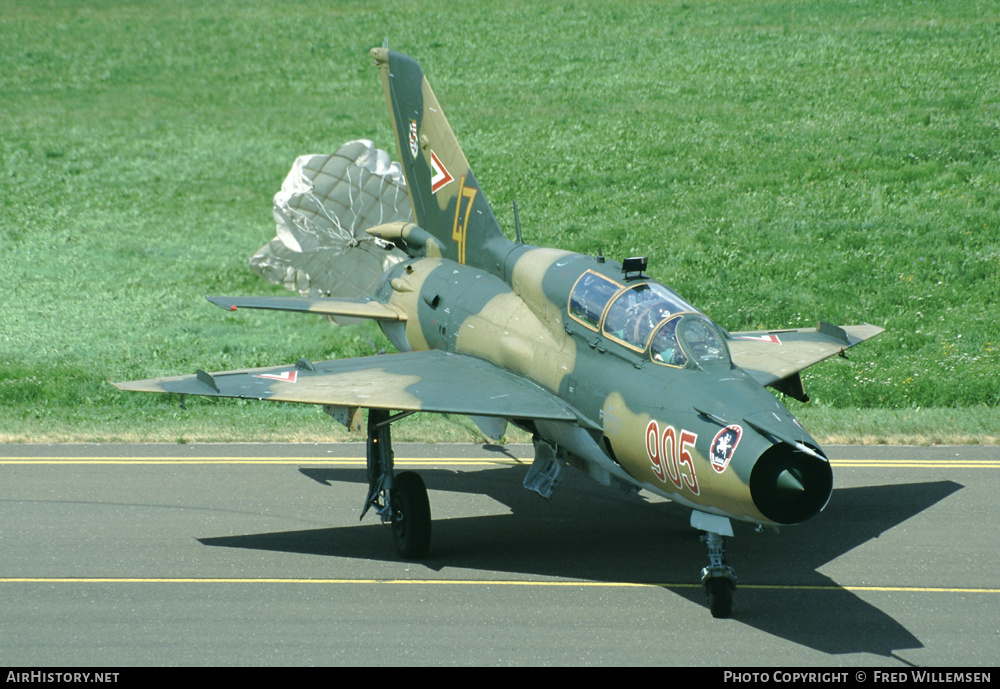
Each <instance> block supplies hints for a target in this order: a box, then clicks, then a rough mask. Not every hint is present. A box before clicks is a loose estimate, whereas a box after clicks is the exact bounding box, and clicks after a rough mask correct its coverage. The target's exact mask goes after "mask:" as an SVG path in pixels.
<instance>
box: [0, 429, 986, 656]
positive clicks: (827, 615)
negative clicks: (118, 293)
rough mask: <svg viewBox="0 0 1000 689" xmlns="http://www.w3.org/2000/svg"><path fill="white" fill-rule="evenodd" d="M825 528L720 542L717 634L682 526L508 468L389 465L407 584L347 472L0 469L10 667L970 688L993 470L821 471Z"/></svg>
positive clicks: (127, 453)
mask: <svg viewBox="0 0 1000 689" xmlns="http://www.w3.org/2000/svg"><path fill="white" fill-rule="evenodd" d="M826 449H827V451H828V452H829V454H830V456H831V460H832V463H833V468H834V476H835V489H834V494H833V498H832V499H831V501H830V504H829V506H828V507H827V509H826V510H825V511H824V512H823V513H822V514H820V515H819V516H818V517H816V518H815V519H813V520H812V521H810V522H807V523H806V524H803V525H800V526H796V527H789V528H785V529H782V530H781V532H780V533H778V534H775V533H771V532H765V533H761V534H757V533H754V532H753V531H752V529H750V528H749V527H743V526H742V525H738V526H737V527H736V529H737V533H736V537H735V538H733V539H730V540H729V542H728V544H727V554H728V558H729V561H730V564H732V565H733V566H734V567H735V568H736V572H737V575H738V577H739V588H738V590H737V592H736V598H735V604H734V614H733V618H732V619H727V620H715V619H713V618H712V617H711V616H710V614H709V612H708V610H707V608H706V607H705V601H704V594H703V592H702V590H701V589H700V587H699V586H698V584H697V581H698V573H699V570H700V568H701V567H702V566H704V564H706V560H707V558H706V551H705V547H704V545H703V544H702V543H700V542H699V539H698V534H697V532H695V531H693V530H692V529H691V528H690V527H689V526H688V515H689V510H686V509H684V508H682V507H680V506H678V505H675V504H673V503H669V502H666V501H662V500H659V499H654V498H651V497H650V496H648V495H645V494H640V496H638V497H635V496H632V497H628V496H622V495H618V494H616V493H615V492H613V491H611V490H609V489H607V488H604V487H602V486H600V485H598V484H597V483H595V482H593V481H591V480H590V479H588V478H586V477H584V476H583V475H581V474H579V473H578V472H570V474H569V476H568V478H567V479H566V480H565V481H564V482H563V484H562V485H561V486H560V487H559V489H558V490H557V491H556V493H555V495H554V496H553V497H552V498H551V499H550V500H544V499H542V498H540V497H539V496H537V495H536V494H534V493H531V492H529V491H527V490H525V489H524V488H523V487H522V486H521V481H522V479H523V477H524V473H525V471H526V469H527V467H528V465H529V464H530V461H531V460H530V448H528V447H523V446H510V447H499V446H485V447H482V446H453V445H446V446H435V445H419V444H396V446H395V450H396V462H397V469H399V470H403V469H413V470H416V471H419V472H420V473H421V475H422V476H423V477H424V480H425V481H426V483H427V486H428V489H429V491H430V498H431V510H432V514H433V518H434V524H433V541H432V550H431V554H430V556H429V558H428V559H427V560H426V561H421V562H419V563H415V562H407V561H403V560H401V559H400V558H399V557H398V556H397V555H396V553H395V550H394V549H393V546H392V543H391V537H390V534H389V531H388V527H386V526H384V525H382V524H380V523H378V519H377V518H376V517H374V515H371V514H369V516H367V517H366V518H365V520H364V521H361V522H359V520H358V517H359V515H360V512H361V506H362V502H363V500H364V497H365V492H366V482H365V469H364V459H363V453H364V447H363V445H362V444H350V445H312V444H295V445H283V444H282V445H278V444H251V445H127V446H126V445H86V444H85V445H3V446H0V651H2V654H0V655H2V657H3V660H4V664H5V665H8V666H18V665H23V666H42V665H45V666H54V665H58V666H63V667H71V666H83V665H100V666H105V667H113V666H128V665H309V664H320V665H404V664H405V665H590V664H593V665H620V664H628V665H683V666H688V665H711V666H726V667H736V668H739V667H746V666H758V665H767V666H778V667H782V666H789V665H799V666H801V665H824V666H830V665H852V666H860V665H877V666H892V665H898V666H901V667H906V666H911V665H917V666H942V665H947V666H992V665H995V664H996V663H997V659H998V658H1000V568H998V565H1000V536H998V533H997V530H996V528H994V526H993V523H994V522H995V521H996V518H995V515H997V514H998V511H1000V510H998V507H997V503H998V500H1000V448H997V447H972V446H963V447H883V446H878V447H836V446H835V447H828V448H826Z"/></svg>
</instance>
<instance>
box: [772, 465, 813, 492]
mask: <svg viewBox="0 0 1000 689" xmlns="http://www.w3.org/2000/svg"><path fill="white" fill-rule="evenodd" d="M776 485H777V487H778V488H780V489H781V490H805V489H806V487H805V486H803V485H802V484H801V483H800V482H799V479H798V478H797V477H796V476H795V474H793V473H792V472H791V471H790V470H789V469H785V470H784V471H782V472H781V473H780V474H778V480H777V482H776Z"/></svg>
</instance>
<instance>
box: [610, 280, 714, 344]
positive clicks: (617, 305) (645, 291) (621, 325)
mask: <svg viewBox="0 0 1000 689" xmlns="http://www.w3.org/2000/svg"><path fill="white" fill-rule="evenodd" d="M683 311H694V307H693V306H691V305H690V304H688V303H687V302H686V301H684V300H683V299H681V298H680V297H679V296H678V295H677V294H676V293H674V292H672V291H671V290H670V289H668V288H666V287H664V286H663V285H661V284H658V283H655V282H644V283H642V284H639V285H636V286H634V287H630V288H629V289H627V290H625V291H624V292H622V293H621V294H619V295H618V296H617V297H616V298H615V300H614V302H612V304H611V306H610V307H608V314H607V316H605V318H604V334H605V335H607V336H609V337H612V338H614V339H616V340H618V341H620V342H623V343H624V344H626V345H628V346H630V347H633V348H635V349H639V350H642V349H645V348H646V342H647V341H648V340H649V335H650V333H652V332H653V329H654V328H655V327H656V326H657V324H659V323H661V322H662V321H663V319H664V318H667V317H669V316H670V315H672V314H675V313H680V312H683Z"/></svg>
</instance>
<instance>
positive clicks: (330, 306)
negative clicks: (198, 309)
mask: <svg viewBox="0 0 1000 689" xmlns="http://www.w3.org/2000/svg"><path fill="white" fill-rule="evenodd" d="M206 299H208V300H209V301H210V302H212V303H213V304H215V305H216V306H218V307H220V308H223V309H226V310H227V311H236V310H237V309H270V310H272V311H302V312H305V313H317V314H320V315H323V316H347V317H351V318H371V319H374V320H381V321H405V320H406V314H404V313H402V312H400V311H397V310H396V309H394V308H393V307H391V306H388V305H386V304H383V303H382V302H380V301H372V300H370V299H363V298H362V299H347V298H343V299H340V298H336V297H206Z"/></svg>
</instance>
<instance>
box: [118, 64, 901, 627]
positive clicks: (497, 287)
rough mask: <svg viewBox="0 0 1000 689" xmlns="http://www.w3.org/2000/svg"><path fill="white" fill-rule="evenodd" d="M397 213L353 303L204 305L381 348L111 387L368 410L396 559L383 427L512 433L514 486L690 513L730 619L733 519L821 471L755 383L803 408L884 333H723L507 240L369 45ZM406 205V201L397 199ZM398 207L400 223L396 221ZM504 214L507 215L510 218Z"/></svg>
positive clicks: (420, 492)
mask: <svg viewBox="0 0 1000 689" xmlns="http://www.w3.org/2000/svg"><path fill="white" fill-rule="evenodd" d="M372 56H373V57H374V59H375V62H376V64H377V66H378V70H379V72H380V75H381V79H382V85H383V87H384V89H385V95H386V100H387V103H388V107H389V114H390V117H391V119H392V126H393V130H394V132H395V138H396V144H397V147H398V151H399V156H400V162H401V167H402V177H404V178H405V180H404V182H405V188H406V193H407V195H408V197H409V205H410V206H411V209H412V219H413V221H412V222H409V221H403V220H398V221H394V222H389V223H383V224H380V225H377V226H374V227H370V228H369V229H367V232H368V234H369V235H371V236H373V237H375V238H378V240H379V242H380V246H381V247H383V249H384V250H385V251H395V252H397V254H398V256H399V257H400V258H399V260H398V261H396V262H389V263H388V265H389V267H388V269H387V270H385V272H384V274H381V276H380V277H379V279H377V280H375V281H374V282H373V285H374V286H373V287H372V288H371V290H370V293H368V294H365V295H363V296H354V297H301V296H299V297H236V298H217V297H210V298H209V299H210V301H212V302H213V303H215V304H217V305H219V306H221V307H223V308H226V309H231V310H235V309H237V308H258V309H276V310H285V311H301V312H306V313H313V314H323V315H326V316H330V317H333V318H354V319H358V318H360V319H374V320H375V321H376V322H377V323H378V324H379V326H380V327H381V329H382V331H383V332H384V333H385V335H386V336H387V337H388V339H389V340H390V341H391V342H392V344H393V345H394V346H395V347H396V348H398V349H399V353H396V354H386V355H381V356H370V357H361V358H353V359H342V360H335V361H324V362H311V361H308V360H305V359H302V360H299V361H298V362H297V363H295V364H293V365H288V366H279V367H273V368H265V369H253V370H242V371H226V372H219V373H206V372H204V371H198V372H197V374H195V375H189V376H182V377H172V378H158V379H153V380H145V381H135V382H127V383H118V384H116V385H117V387H119V388H120V389H122V390H137V391H146V392H161V393H179V394H182V395H183V394H187V395H207V396H212V397H231V398H241V399H259V400H269V401H277V402H299V403H308V404H317V405H322V406H323V408H324V410H325V411H326V412H327V413H329V414H330V415H331V416H333V417H334V418H336V419H338V420H340V421H341V422H342V423H344V424H345V425H347V426H348V427H349V428H353V429H355V430H359V431H360V430H361V429H362V427H363V423H364V421H363V419H362V414H361V410H368V413H367V422H366V423H367V435H368V440H367V462H368V472H367V476H368V481H369V487H368V494H367V497H366V498H365V502H364V505H363V509H362V515H361V516H362V517H364V515H365V513H366V512H368V511H369V509H374V510H375V512H376V513H377V514H378V515H379V516H380V517H381V519H382V521H383V522H386V523H390V524H391V525H392V534H393V539H394V543H395V545H396V548H397V550H398V551H399V553H400V555H401V556H403V557H405V558H412V559H419V558H422V557H424V556H425V555H426V554H427V552H428V549H429V547H430V538H431V512H430V506H429V502H428V496H427V490H426V487H425V484H424V482H423V480H422V479H421V478H420V476H419V475H418V474H416V473H413V472H400V473H398V474H397V473H394V471H393V451H392V444H391V436H390V429H391V426H392V423H393V422H394V421H396V420H398V419H400V418H402V417H404V416H407V415H409V414H413V413H415V412H434V413H445V414H466V415H469V416H471V417H472V418H473V420H474V421H475V422H476V424H477V425H478V426H479V427H480V428H481V429H482V430H483V431H484V433H485V434H486V435H488V436H490V437H493V438H499V437H500V436H501V435H502V434H503V433H504V431H505V429H506V425H507V424H508V423H512V424H514V425H515V426H517V427H519V428H522V429H524V430H525V431H527V432H529V433H530V434H531V436H532V439H533V444H534V451H535V458H534V461H533V463H532V465H531V467H530V468H529V469H528V471H527V474H526V476H525V479H524V485H525V487H526V488H529V489H531V490H534V491H536V492H538V493H539V494H541V495H542V496H545V497H548V496H550V495H551V494H552V492H553V491H554V490H555V489H556V487H557V486H558V484H559V482H560V479H561V478H562V476H563V473H564V471H565V470H566V466H567V465H572V466H574V467H576V468H577V469H579V470H581V471H583V472H584V473H586V474H588V475H590V476H591V477H593V478H594V479H596V480H597V481H599V482H600V483H602V484H604V485H607V486H616V487H621V488H625V489H627V490H629V491H633V492H635V491H639V490H646V491H649V492H650V493H653V494H655V495H658V496H662V497H664V498H668V499H670V500H673V501H676V502H678V503H680V504H682V505H685V506H687V507H690V508H691V509H692V514H691V525H692V526H693V527H695V528H696V529H699V530H701V531H703V532H704V534H705V536H704V537H703V540H704V541H705V542H706V543H707V545H708V559H709V563H708V566H706V567H705V568H704V569H703V570H702V572H701V579H702V583H703V584H704V587H705V591H706V594H707V597H708V605H709V608H710V609H711V612H712V614H713V615H714V616H716V617H728V616H729V615H730V614H731V611H732V600H733V591H734V589H735V581H736V577H735V574H734V572H733V569H732V568H731V567H730V566H729V564H728V563H727V562H726V558H725V553H724V541H723V538H724V537H731V536H732V535H733V529H732V523H731V520H734V519H735V520H739V521H743V522H748V523H750V524H753V525H756V526H757V527H758V528H776V527H778V526H781V525H786V524H797V523H800V522H803V521H806V520H807V519H809V518H811V517H813V516H814V515H816V514H817V513H818V512H819V511H820V510H822V509H823V508H824V506H825V505H826V503H827V501H828V500H829V498H830V495H831V491H832V486H833V475H832V472H831V469H830V463H829V461H828V460H827V457H826V456H825V455H824V453H823V450H822V449H821V448H820V447H819V445H818V444H817V443H816V441H815V440H813V439H812V438H811V437H810V436H809V434H808V433H806V432H805V430H803V428H802V427H801V426H800V425H799V423H798V422H797V421H796V419H795V418H793V417H792V415H791V413H789V411H788V410H787V409H786V408H785V407H784V406H783V405H782V404H781V403H780V402H779V401H778V400H777V399H776V397H775V396H774V395H773V394H772V393H771V392H769V391H768V390H767V389H766V388H767V387H770V388H773V389H774V390H776V391H779V392H781V393H783V394H786V395H790V396H791V397H793V398H797V399H801V400H804V399H806V395H805V391H804V390H803V386H802V381H801V378H800V377H799V372H800V371H802V370H803V369H805V368H807V367H808V366H811V365H813V364H815V363H817V362H819V361H822V360H824V359H826V358H828V357H830V356H833V355H836V354H842V353H843V352H844V350H846V349H847V348H849V347H853V346H854V345H856V344H858V343H859V342H863V341H864V340H867V339H869V338H872V337H874V336H876V335H878V334H879V333H880V332H882V328H878V327H875V326H871V325H856V326H841V327H838V326H834V325H829V324H826V323H820V324H819V326H818V327H817V328H814V329H795V330H781V331H763V332H733V333H730V332H727V331H726V330H724V329H723V328H721V327H719V326H718V325H717V324H716V323H714V322H713V321H712V320H711V319H709V318H708V317H707V316H705V315H704V314H703V313H701V312H700V311H699V310H698V309H697V308H696V307H695V306H694V305H692V304H690V303H689V302H687V301H686V300H685V299H684V298H683V297H681V296H680V295H678V294H677V293H676V292H674V291H673V290H671V289H670V288H668V287H666V286H664V285H662V284H660V283H658V282H656V281H654V280H651V279H649V278H648V277H646V276H645V275H644V272H645V271H646V259H645V258H627V259H625V260H624V261H622V262H621V263H619V262H616V261H613V260H605V259H604V258H603V257H602V256H600V255H598V256H596V257H594V256H585V255H581V254H576V253H572V252H569V251H561V250H558V249H547V248H539V247H536V246H531V245H528V244H526V243H524V242H523V241H522V238H521V230H520V226H519V225H518V226H517V227H516V238H515V239H514V240H511V239H508V238H507V237H506V236H505V235H504V233H503V232H502V231H501V229H500V226H499V224H498V222H497V220H496V217H495V216H494V214H493V211H492V210H491V209H490V206H489V204H488V203H487V202H486V198H485V196H484V195H483V192H482V190H481V189H480V188H479V185H478V183H477V182H476V178H475V176H474V175H473V173H472V170H471V169H470V167H469V164H468V162H467V161H466V158H465V155H464V154H463V153H462V150H461V148H459V145H458V142H457V140H456V138H455V136H454V134H453V133H452V130H451V127H450V126H449V124H448V121H447V120H446V119H445V116H444V113H443V111H442V109H441V106H440V105H439V104H438V101H437V99H436V98H435V96H434V93H433V91H432V90H431V88H430V85H429V84H428V82H427V79H426V78H425V77H424V73H423V71H422V70H421V68H420V66H419V65H418V64H417V63H416V62H415V61H414V60H412V59H411V58H409V57H407V56H405V55H402V54H400V53H396V52H392V51H389V50H388V49H386V48H376V49H373V50H372ZM404 198H405V197H404ZM408 210H409V209H408ZM515 218H516V207H515Z"/></svg>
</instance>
